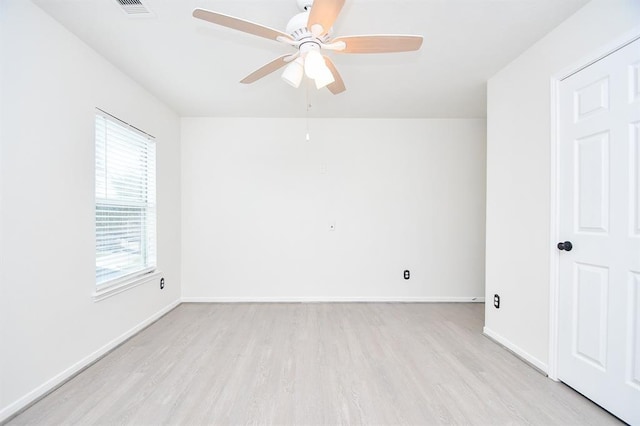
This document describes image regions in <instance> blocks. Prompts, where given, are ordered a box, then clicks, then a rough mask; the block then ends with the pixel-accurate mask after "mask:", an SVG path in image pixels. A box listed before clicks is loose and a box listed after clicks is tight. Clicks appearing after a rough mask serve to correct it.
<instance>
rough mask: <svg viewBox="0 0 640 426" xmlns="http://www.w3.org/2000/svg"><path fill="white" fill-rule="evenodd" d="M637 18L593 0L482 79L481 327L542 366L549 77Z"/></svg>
mask: <svg viewBox="0 0 640 426" xmlns="http://www.w3.org/2000/svg"><path fill="white" fill-rule="evenodd" d="M639 23H640V2H638V1H637V0H594V1H592V2H590V3H588V4H587V5H586V6H585V7H584V8H582V9H580V10H579V11H578V12H577V13H576V14H574V15H573V16H572V17H570V18H569V19H568V20H566V21H565V22H564V23H562V24H561V25H560V26H558V27H557V28H556V29H555V30H554V31H552V32H551V33H549V34H548V35H547V36H545V37H544V38H543V39H541V40H540V41H539V42H538V43H536V44H535V45H534V46H532V47H531V48H530V49H528V50H527V51H526V52H524V53H523V54H522V55H521V56H520V57H518V58H517V59H516V60H514V61H513V62H512V63H511V64H509V65H508V66H507V67H505V68H504V69H502V70H501V71H500V72H499V73H498V74H496V75H495V76H493V77H492V78H491V79H490V80H489V82H488V112H487V252H486V253H487V264H486V295H487V300H490V299H492V298H493V295H494V294H495V293H499V294H500V296H501V302H502V304H501V307H500V309H499V310H497V309H495V308H494V307H493V305H492V304H491V303H487V304H486V315H485V331H486V332H487V333H488V334H490V335H492V336H494V337H496V338H497V339H498V340H500V341H502V343H505V344H507V345H508V346H510V347H511V348H512V349H514V350H516V351H517V352H519V353H520V354H521V355H523V356H525V357H526V358H528V359H529V360H530V361H532V362H534V363H535V364H536V365H538V366H539V367H540V368H542V369H545V370H546V369H547V367H548V351H549V281H550V279H549V277H550V266H549V259H550V255H551V252H550V250H555V248H554V244H555V243H556V241H551V240H550V226H551V222H550V217H551V212H550V208H551V206H550V199H551V188H550V185H551V182H550V170H551V160H550V158H551V153H550V131H551V130H550V116H551V111H550V105H551V103H550V102H551V101H550V79H551V76H552V75H554V74H556V73H558V72H560V71H562V70H564V69H565V68H567V67H570V66H573V65H575V64H577V63H578V61H581V60H582V59H583V58H585V57H586V56H587V55H589V54H590V53H591V52H593V51H595V50H596V49H599V48H601V47H603V46H605V45H607V44H609V43H610V42H612V41H613V40H614V39H615V38H618V37H620V36H621V35H623V34H625V33H627V32H628V31H629V30H631V29H632V28H633V26H635V25H638V24H639Z"/></svg>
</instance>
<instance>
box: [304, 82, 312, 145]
mask: <svg viewBox="0 0 640 426" xmlns="http://www.w3.org/2000/svg"><path fill="white" fill-rule="evenodd" d="M309 81H310V80H307V82H306V84H305V86H304V89H305V103H306V107H307V108H306V110H307V112H306V121H307V123H306V124H307V142H309V141H310V140H311V136H310V135H309V110H310V109H311V103H309V84H310V83H309Z"/></svg>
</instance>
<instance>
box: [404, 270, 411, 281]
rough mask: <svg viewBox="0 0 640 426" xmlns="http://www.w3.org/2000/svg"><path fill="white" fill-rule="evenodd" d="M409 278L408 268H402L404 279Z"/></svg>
mask: <svg viewBox="0 0 640 426" xmlns="http://www.w3.org/2000/svg"><path fill="white" fill-rule="evenodd" d="M409 278H411V272H409V270H408V269H405V270H404V279H405V280H408V279H409Z"/></svg>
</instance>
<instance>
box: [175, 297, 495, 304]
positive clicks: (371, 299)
mask: <svg viewBox="0 0 640 426" xmlns="http://www.w3.org/2000/svg"><path fill="white" fill-rule="evenodd" d="M182 302H183V303H287V302H288V303H292V302H294V303H296V302H297V303H305V302H306V303H322V302H334V303H337V302H372V303H376V302H377V303H385V302H396V303H398V302H399V303H425V302H428V303H469V302H478V303H482V302H484V297H471V296H470V297H334V296H330V297H190V296H184V297H182Z"/></svg>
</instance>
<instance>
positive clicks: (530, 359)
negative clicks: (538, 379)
mask: <svg viewBox="0 0 640 426" xmlns="http://www.w3.org/2000/svg"><path fill="white" fill-rule="evenodd" d="M482 333H483V334H484V335H485V336H487V337H489V338H490V339H492V340H494V341H495V342H497V343H499V344H501V345H502V346H504V347H505V348H507V349H509V350H510V351H511V352H513V353H514V354H515V355H517V356H518V357H519V358H522V359H523V360H524V361H525V362H527V363H529V364H531V365H532V366H534V367H535V368H537V369H538V370H540V371H542V372H543V373H544V374H547V373H548V371H549V366H548V365H547V363H545V362H542V361H540V360H539V359H538V358H536V357H534V356H533V355H531V354H529V353H528V352H526V351H525V350H524V349H522V348H520V347H519V346H516V345H514V344H513V343H511V341H509V340H507V339H506V338H504V337H503V336H501V335H499V334H498V333H496V332H495V331H492V330H490V329H488V328H487V327H483V328H482Z"/></svg>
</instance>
